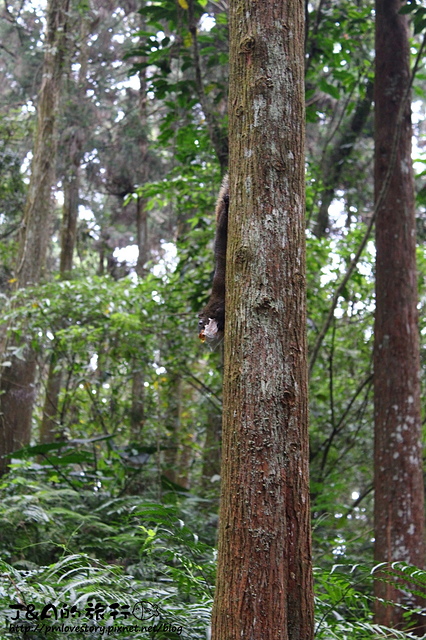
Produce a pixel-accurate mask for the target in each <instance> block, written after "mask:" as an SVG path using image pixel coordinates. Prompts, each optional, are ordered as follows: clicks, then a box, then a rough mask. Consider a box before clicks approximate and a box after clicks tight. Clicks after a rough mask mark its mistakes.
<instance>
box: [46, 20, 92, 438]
mask: <svg viewBox="0 0 426 640" xmlns="http://www.w3.org/2000/svg"><path fill="white" fill-rule="evenodd" d="M88 30H89V21H88V15H87V14H86V15H85V16H83V17H82V18H81V30H80V31H81V35H80V55H79V59H78V62H79V64H80V69H79V73H78V79H77V86H75V83H74V82H72V81H71V77H72V70H71V68H70V69H69V79H70V85H71V86H70V88H69V89H68V96H69V101H70V103H71V108H72V110H73V112H72V117H71V121H70V126H69V135H68V140H67V149H68V154H67V161H68V162H67V167H66V169H65V175H64V178H63V190H64V206H63V210H62V230H61V255H60V264H59V273H60V276H61V278H62V279H63V280H66V279H69V278H70V277H71V271H72V266H73V256H74V249H75V244H76V232H77V219H78V205H79V195H80V165H81V160H82V157H83V144H84V138H85V135H86V133H85V131H84V121H83V122H82V119H81V117H82V114H81V110H82V105H83V104H84V102H85V96H86V83H87V59H88ZM69 63H71V56H69ZM58 363H59V357H58V353H57V351H56V349H55V351H54V352H53V354H52V358H51V360H50V364H49V372H48V376H47V384H46V396H45V401H44V407H43V417H42V421H41V425H40V442H42V443H48V442H53V441H54V440H55V438H56V437H58V436H59V437H60V436H61V431H60V425H58V419H57V418H58V406H59V393H60V390H61V383H62V372H61V370H60V368H59V369H58Z"/></svg>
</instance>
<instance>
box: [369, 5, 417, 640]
mask: <svg viewBox="0 0 426 640" xmlns="http://www.w3.org/2000/svg"><path fill="white" fill-rule="evenodd" d="M401 6H402V4H401V2H400V0H376V81H375V108H376V111H375V193H376V203H377V202H378V201H379V202H380V204H379V208H378V211H377V220H376V251H377V254H376V316H375V341H374V402H375V451H374V474H375V477H374V484H375V508H374V529H375V547H374V549H375V550H374V557H375V562H377V563H380V562H386V563H391V562H393V561H397V560H401V561H404V562H408V563H411V564H415V565H417V566H419V567H423V566H424V552H425V549H424V490H423V477H422V450H421V416H420V359H419V337H418V327H417V272H416V237H415V231H416V226H415V215H414V182H413V170H412V161H411V134H412V131H411V109H410V102H409V100H408V99H407V97H408V96H407V94H408V91H409V83H410V69H409V57H410V48H409V41H408V22H407V18H406V16H403V15H399V13H398V12H399V10H400V9H401ZM401 109H403V111H401ZM401 116H402V117H401ZM396 135H398V138H395V136H396ZM395 142H397V144H396V145H395ZM400 587H401V584H400ZM408 590H409V589H408V588H407V585H405V588H404V591H405V593H403V591H401V590H399V589H398V584H397V582H396V581H395V582H389V580H387V581H386V582H381V581H379V580H378V581H376V583H375V595H376V597H377V598H383V599H385V600H388V601H389V600H390V601H394V602H396V603H403V602H405V603H406V604H408V603H411V604H415V603H416V601H417V604H420V603H419V600H418V598H417V597H416V596H415V595H414V594H412V595H409V594H407V591H408ZM407 598H408V599H407ZM403 612H404V611H403V609H401V608H400V607H397V606H396V607H393V606H389V605H385V604H382V603H380V602H379V601H376V605H375V619H376V621H377V622H378V623H380V624H384V625H388V626H391V627H402V626H403V625H404V621H403ZM425 631H426V626H425V624H424V622H419V626H418V629H417V632H418V633H419V634H423V633H424V632H425Z"/></svg>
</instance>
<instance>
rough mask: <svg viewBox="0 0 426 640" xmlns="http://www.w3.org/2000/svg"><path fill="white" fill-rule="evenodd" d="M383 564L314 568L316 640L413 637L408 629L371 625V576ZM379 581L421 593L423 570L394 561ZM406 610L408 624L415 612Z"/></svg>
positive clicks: (424, 578) (425, 582)
mask: <svg viewBox="0 0 426 640" xmlns="http://www.w3.org/2000/svg"><path fill="white" fill-rule="evenodd" d="M382 569H383V568H382V567H380V566H376V567H373V568H371V567H368V565H362V564H357V565H350V564H338V565H334V566H333V567H332V569H331V571H327V572H325V571H323V570H320V569H316V570H315V573H314V576H315V584H316V621H317V624H316V633H315V638H316V639H318V640H322V639H323V640H330V639H332V638H335V639H336V640H352V639H353V638H355V639H356V640H373V639H374V640H379V638H401V640H402V639H406V640H408V639H413V640H414V638H418V636H417V635H415V634H414V633H411V632H410V631H403V630H397V629H390V628H388V627H383V626H380V625H377V624H374V623H373V621H372V605H373V602H374V599H373V597H372V596H371V592H372V582H373V577H374V578H375V579H377V578H378V574H379V572H381V571H382ZM379 579H381V580H384V581H386V580H389V581H391V582H394V581H395V580H398V582H400V583H401V588H402V589H404V587H405V588H406V589H407V590H410V591H411V590H412V589H413V583H414V584H416V585H417V591H419V592H420V593H421V594H422V595H424V592H425V588H426V572H425V571H423V570H419V569H418V568H417V567H413V566H409V565H405V564H404V563H394V564H393V565H392V567H391V568H390V569H388V570H387V571H386V573H385V574H384V575H383V574H381V577H380V578H379ZM403 608H404V609H405V610H406V620H407V625H408V622H409V620H410V617H411V616H412V615H413V614H414V613H416V611H415V610H413V609H411V608H410V607H409V606H405V607H404V606H403Z"/></svg>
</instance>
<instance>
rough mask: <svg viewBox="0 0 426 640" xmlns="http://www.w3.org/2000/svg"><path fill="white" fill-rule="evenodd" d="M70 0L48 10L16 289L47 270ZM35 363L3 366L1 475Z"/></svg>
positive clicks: (27, 419) (27, 431)
mask: <svg viewBox="0 0 426 640" xmlns="http://www.w3.org/2000/svg"><path fill="white" fill-rule="evenodd" d="M68 8H69V0H51V1H50V2H49V4H48V8H47V34H46V45H45V54H44V62H43V75H42V83H41V89H40V94H39V100H38V113H37V129H36V138H35V143H34V152H33V160H32V164H31V179H30V184H29V188H28V196H27V202H26V206H25V211H24V222H23V226H22V232H21V237H20V250H19V258H18V266H17V271H16V278H17V287H19V288H23V287H27V286H30V285H34V284H37V283H38V282H39V280H40V277H41V275H42V273H43V268H44V264H45V259H46V251H47V244H48V241H49V238H50V221H51V212H52V208H53V207H52V187H53V185H54V180H55V161H56V148H57V137H56V120H57V114H58V102H59V94H60V88H61V78H62V71H63V69H62V64H63V57H64V50H65V45H66V25H67V19H68ZM35 373H36V361H35V356H34V354H33V352H32V350H31V349H30V348H29V347H27V349H26V351H25V352H24V360H20V359H18V358H15V357H13V358H12V361H11V366H10V367H3V372H2V377H1V382H0V402H1V407H0V453H1V456H2V457H1V458H0V473H3V472H4V471H5V469H6V465H7V462H8V460H7V458H6V457H4V456H8V455H9V454H10V453H11V452H12V451H14V450H15V449H18V448H19V447H21V446H23V445H25V444H28V443H29V441H30V437H31V416H32V404H33V400H34V390H35Z"/></svg>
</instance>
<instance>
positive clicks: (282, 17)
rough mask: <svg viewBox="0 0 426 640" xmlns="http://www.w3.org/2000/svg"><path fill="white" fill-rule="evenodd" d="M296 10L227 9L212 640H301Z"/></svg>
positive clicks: (302, 396) (235, 5)
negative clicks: (225, 214) (225, 220)
mask: <svg viewBox="0 0 426 640" xmlns="http://www.w3.org/2000/svg"><path fill="white" fill-rule="evenodd" d="M303 74H304V6H303V2H292V3H288V2H286V3H284V2H283V3H281V2H275V0H264V1H263V2H251V1H250V0H231V2H230V96H229V118H230V145H229V146H230V200H229V202H230V213H229V226H228V248H227V273H226V283H227V292H226V327H225V372H224V413H223V450H222V495H221V507H220V529H219V550H218V570H217V586H216V594H215V602H214V607H213V620H212V640H225V639H226V640H241V638H245V639H247V640H248V639H253V640H311V639H312V637H313V593H312V572H311V542H310V513H309V487H308V418H307V416H308V412H307V365H306V338H305V328H306V325H305V313H306V309H305V240H304V238H305V225H304V84H303Z"/></svg>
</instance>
